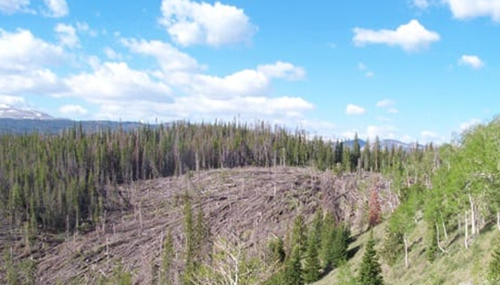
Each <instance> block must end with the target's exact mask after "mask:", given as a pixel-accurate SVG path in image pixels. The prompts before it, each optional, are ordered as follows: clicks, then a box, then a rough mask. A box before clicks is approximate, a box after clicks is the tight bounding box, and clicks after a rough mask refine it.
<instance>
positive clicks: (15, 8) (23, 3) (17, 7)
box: [0, 0, 30, 15]
mask: <svg viewBox="0 0 500 285" xmlns="http://www.w3.org/2000/svg"><path fill="white" fill-rule="evenodd" d="M29 5H30V1H29V0H1V1H0V11H1V12H2V13H4V14H7V15H11V14H14V13H18V12H29V9H28V6H29Z"/></svg>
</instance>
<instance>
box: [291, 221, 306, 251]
mask: <svg viewBox="0 0 500 285" xmlns="http://www.w3.org/2000/svg"><path fill="white" fill-rule="evenodd" d="M306 243H307V236H306V226H305V224H304V217H303V216H302V214H298V215H297V216H296V217H295V220H294V222H293V229H292V241H291V245H290V246H291V248H292V249H293V248H294V247H295V246H298V247H299V251H300V254H301V255H302V254H303V253H304V252H305V249H306Z"/></svg>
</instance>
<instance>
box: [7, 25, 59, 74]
mask: <svg viewBox="0 0 500 285" xmlns="http://www.w3.org/2000/svg"><path fill="white" fill-rule="evenodd" d="M63 58H64V52H63V49H62V48H61V47H59V46H56V45H53V44H50V43H47V42H45V41H43V40H41V39H38V38H36V37H35V36H33V34H32V33H31V32H30V31H28V30H22V29H19V30H17V31H16V32H14V33H10V32H7V31H5V30H2V29H0V72H2V70H3V71H6V70H9V71H11V72H14V71H18V72H19V71H24V70H30V69H33V68H35V67H38V66H43V65H51V64H57V63H60V62H62V60H63Z"/></svg>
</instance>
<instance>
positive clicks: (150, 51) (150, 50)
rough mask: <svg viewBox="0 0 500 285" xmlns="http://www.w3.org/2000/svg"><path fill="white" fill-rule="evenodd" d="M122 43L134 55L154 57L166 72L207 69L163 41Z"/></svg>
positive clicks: (125, 40) (123, 41) (125, 41)
mask: <svg viewBox="0 0 500 285" xmlns="http://www.w3.org/2000/svg"><path fill="white" fill-rule="evenodd" d="M122 43H123V44H124V45H125V46H126V47H127V48H129V49H130V50H131V51H132V52H134V53H139V54H144V55H149V56H153V57H154V58H156V61H157V62H158V64H159V65H160V67H161V69H162V70H163V71H164V72H172V71H186V72H187V71H190V72H191V71H196V70H199V69H204V68H205V67H203V66H201V65H200V64H198V62H197V61H196V59H194V58H192V57H191V56H190V55H188V54H186V53H184V52H181V51H179V50H178V49H176V48H175V47H173V46H171V45H170V44H168V43H164V42H161V41H156V40H153V41H145V40H136V39H123V40H122Z"/></svg>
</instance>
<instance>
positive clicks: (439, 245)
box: [436, 223, 448, 253]
mask: <svg viewBox="0 0 500 285" xmlns="http://www.w3.org/2000/svg"><path fill="white" fill-rule="evenodd" d="M436 233H437V234H436V239H437V246H438V248H439V250H440V251H441V252H443V253H448V252H447V251H446V250H445V249H444V248H443V247H442V246H441V244H440V243H439V226H438V224H437V223H436Z"/></svg>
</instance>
